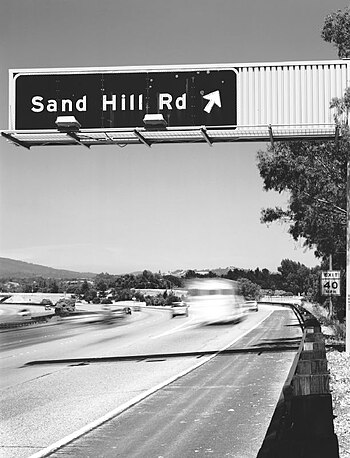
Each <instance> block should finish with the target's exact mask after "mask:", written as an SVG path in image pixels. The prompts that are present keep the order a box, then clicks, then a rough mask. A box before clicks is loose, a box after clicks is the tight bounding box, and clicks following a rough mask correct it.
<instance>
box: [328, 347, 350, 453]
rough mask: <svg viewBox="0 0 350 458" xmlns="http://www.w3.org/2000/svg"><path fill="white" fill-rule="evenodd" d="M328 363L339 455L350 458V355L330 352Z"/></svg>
mask: <svg viewBox="0 0 350 458" xmlns="http://www.w3.org/2000/svg"><path fill="white" fill-rule="evenodd" d="M327 361H328V368H329V371H330V388H331V392H332V400H333V412H334V415H335V419H334V430H335V434H336V435H337V437H338V441H339V455H340V458H350V355H346V353H345V352H339V351H334V350H330V351H328V352H327Z"/></svg>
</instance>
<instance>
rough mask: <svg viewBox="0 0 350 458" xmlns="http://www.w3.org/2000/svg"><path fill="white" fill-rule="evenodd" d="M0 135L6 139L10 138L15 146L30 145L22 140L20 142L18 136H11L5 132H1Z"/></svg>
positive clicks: (28, 147) (25, 146)
mask: <svg viewBox="0 0 350 458" xmlns="http://www.w3.org/2000/svg"><path fill="white" fill-rule="evenodd" d="M1 135H2V136H3V137H5V138H6V139H7V140H10V141H11V142H13V143H14V144H15V145H17V146H24V148H27V149H30V146H28V145H26V144H25V143H24V142H21V140H18V138H15V137H13V136H12V135H10V134H7V133H6V132H1Z"/></svg>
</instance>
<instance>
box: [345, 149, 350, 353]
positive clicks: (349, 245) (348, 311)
mask: <svg viewBox="0 0 350 458" xmlns="http://www.w3.org/2000/svg"><path fill="white" fill-rule="evenodd" d="M345 319H346V330H345V351H346V353H347V354H348V355H349V354H350V151H348V161H347V231H346V293H345Z"/></svg>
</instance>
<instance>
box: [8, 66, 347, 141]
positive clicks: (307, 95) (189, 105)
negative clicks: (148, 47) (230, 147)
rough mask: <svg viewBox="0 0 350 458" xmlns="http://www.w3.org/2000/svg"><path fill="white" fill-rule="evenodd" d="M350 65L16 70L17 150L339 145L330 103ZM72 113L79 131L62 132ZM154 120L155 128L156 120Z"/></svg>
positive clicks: (12, 123)
mask: <svg viewBox="0 0 350 458" xmlns="http://www.w3.org/2000/svg"><path fill="white" fill-rule="evenodd" d="M349 68H350V61H349V60H333V61H317V62H313V61H311V62H274V63H256V64H254V63H252V64H210V65H182V66H155V67H108V68H66V69H64V68H63V69H18V70H16V69H15V70H10V71H9V101H10V103H9V127H8V130H4V131H3V132H2V135H3V136H4V137H5V138H7V139H8V140H10V141H12V142H13V143H16V144H17V145H21V146H25V147H27V148H30V147H31V146H41V145H45V146H48V145H63V146H67V145H84V146H87V147H90V146H94V145H120V146H124V145H128V144H145V145H148V146H150V145H152V144H154V143H191V142H207V143H208V144H209V145H212V144H213V143H215V142H232V141H271V142H273V141H274V140H293V139H302V140H306V139H329V138H334V137H335V136H336V135H337V127H336V125H335V121H334V110H331V109H330V102H331V100H332V98H334V97H342V96H343V95H344V91H345V89H346V87H347V86H349V82H350V71H349ZM62 116H63V117H67V116H71V117H72V119H74V121H73V122H72V125H75V126H79V128H78V129H75V130H74V132H72V131H69V130H68V129H66V131H64V129H58V127H57V126H58V124H57V118H58V117H62ZM146 120H148V122H146Z"/></svg>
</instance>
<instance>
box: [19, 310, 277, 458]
mask: <svg viewBox="0 0 350 458" xmlns="http://www.w3.org/2000/svg"><path fill="white" fill-rule="evenodd" d="M273 312H274V311H273V310H271V312H270V313H269V314H268V315H266V316H265V318H263V319H262V320H260V321H259V322H258V323H257V324H256V325H255V326H253V327H252V328H250V329H248V330H247V331H246V332H244V333H243V334H242V335H241V336H239V337H236V338H235V339H234V340H233V341H232V342H230V343H229V344H228V345H225V347H223V348H222V349H221V350H219V351H217V352H216V353H214V354H213V355H209V356H206V357H204V358H202V359H201V360H200V361H199V362H198V363H196V364H195V365H193V366H191V367H190V368H189V369H185V370H184V371H182V372H180V373H179V374H176V375H174V376H173V377H170V378H169V379H168V380H166V381H165V382H161V383H159V384H158V385H156V386H154V387H153V388H150V389H149V390H147V391H145V392H144V393H141V394H139V395H138V396H136V397H134V398H132V399H131V400H130V401H128V402H125V403H124V404H122V405H121V406H119V407H117V408H116V409H114V410H112V411H110V412H108V413H106V415H103V416H102V417H100V418H98V419H97V420H95V421H93V422H91V423H88V424H87V425H85V426H83V427H82V428H80V429H78V430H77V431H75V432H74V433H72V434H69V435H68V436H66V437H64V438H63V439H60V440H59V441H57V442H55V443H53V444H51V445H49V446H48V447H46V448H44V449H43V450H41V451H39V452H36V453H34V455H31V456H30V457H28V458H46V457H47V456H49V455H50V454H51V453H53V452H55V451H56V450H58V449H59V448H61V447H63V446H65V445H67V444H69V443H70V442H72V441H74V440H75V439H78V438H79V437H81V436H83V435H84V434H87V433H88V432H90V431H92V430H93V429H94V428H97V427H98V426H101V425H102V424H103V423H106V422H107V421H109V420H112V418H114V417H116V416H117V415H119V414H121V413H122V412H124V411H125V410H127V409H129V408H130V407H132V406H134V405H135V404H137V403H138V402H140V401H142V400H143V399H145V398H147V397H148V396H150V395H151V394H153V393H155V392H156V391H159V390H161V389H162V388H164V387H165V386H167V385H170V383H172V382H174V381H175V380H178V379H179V378H181V377H183V376H185V375H187V374H189V373H190V372H192V371H193V370H195V369H197V368H198V367H200V366H203V364H206V363H207V362H208V361H210V360H211V359H213V358H215V357H216V356H217V355H218V354H219V353H221V352H222V351H224V350H226V349H227V348H229V347H230V346H231V345H233V344H234V343H236V342H237V341H238V340H239V339H241V338H242V337H244V336H245V335H246V334H248V333H249V332H250V331H253V329H255V328H257V327H258V326H259V325H260V324H261V323H262V322H263V321H265V320H266V319H267V318H268V317H269V316H270V315H271V314H272V313H273Z"/></svg>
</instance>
